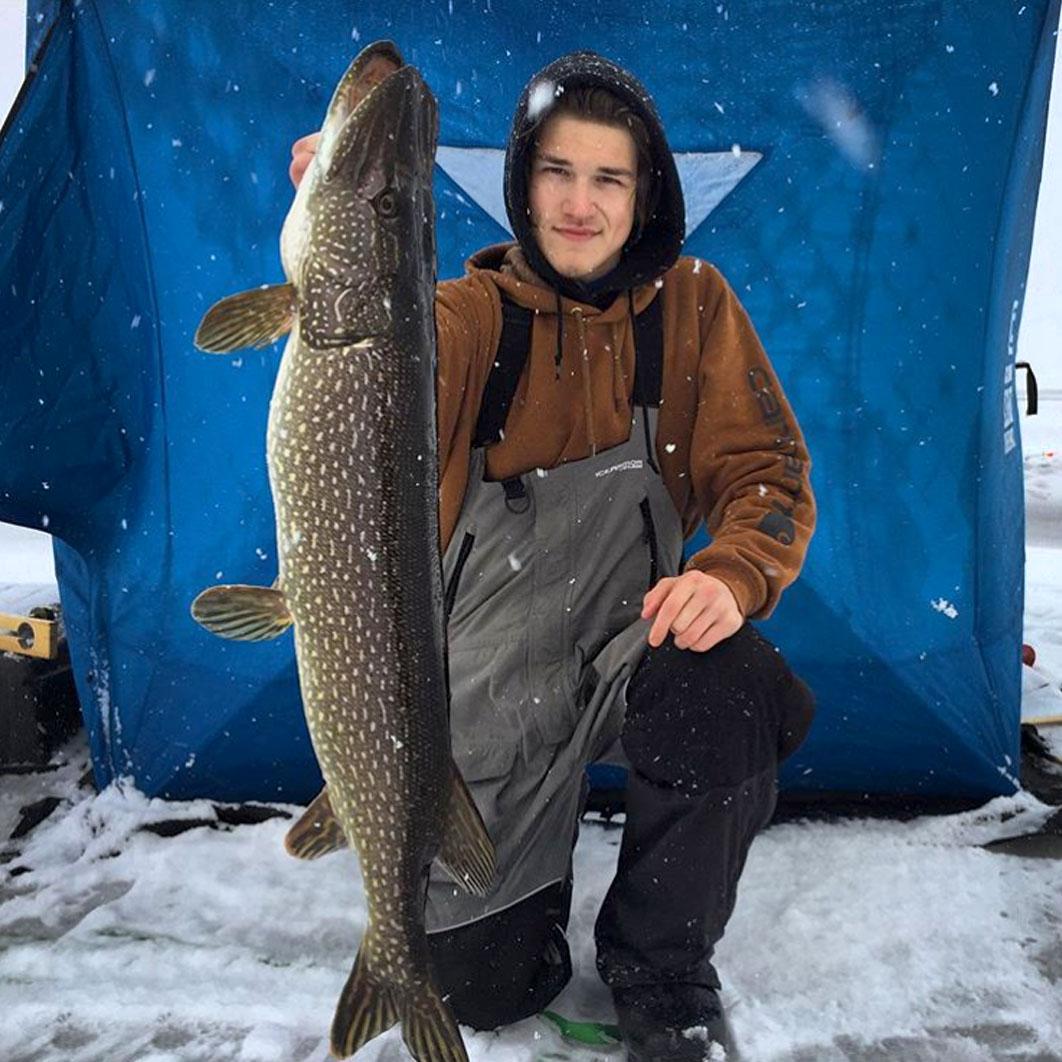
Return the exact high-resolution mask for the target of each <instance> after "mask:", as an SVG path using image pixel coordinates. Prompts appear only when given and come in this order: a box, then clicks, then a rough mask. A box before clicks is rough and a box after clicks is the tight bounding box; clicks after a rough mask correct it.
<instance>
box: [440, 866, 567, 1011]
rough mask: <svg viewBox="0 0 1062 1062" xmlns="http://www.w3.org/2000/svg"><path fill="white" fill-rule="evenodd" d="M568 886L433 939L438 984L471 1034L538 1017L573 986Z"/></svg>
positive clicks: (555, 887)
mask: <svg viewBox="0 0 1062 1062" xmlns="http://www.w3.org/2000/svg"><path fill="white" fill-rule="evenodd" d="M570 904H571V879H570V878H569V879H568V880H567V881H565V882H557V883H556V884H553V885H549V886H547V887H546V888H544V889H540V890H539V891H538V892H536V893H533V894H532V895H531V896H528V897H527V898H525V899H523V900H521V901H520V902H519V903H516V904H513V906H512V907H507V908H506V909H505V910H504V911H499V912H496V913H495V914H492V915H488V916H487V917H486V918H481V919H479V920H478V921H475V922H470V923H468V924H467V925H463V926H459V927H457V928H456V929H448V930H442V931H440V932H436V933H429V934H428V949H429V953H430V955H431V962H432V969H433V973H434V975H435V982H436V985H437V986H438V988H439V990H440V992H442V994H443V996H444V997H445V998H446V999H447V1001H448V1003H449V1005H450V1009H451V1011H452V1012H453V1014H454V1017H455V1018H456V1019H457V1020H458V1021H459V1022H461V1024H463V1025H471V1026H472V1028H474V1029H497V1028H499V1027H500V1026H502V1025H511V1024H512V1023H513V1022H517V1021H522V1020H523V1019H524V1018H527V1017H530V1016H531V1015H532V1014H537V1013H538V1012H539V1011H541V1010H542V1009H543V1008H544V1007H545V1006H547V1005H548V1004H549V1002H550V1000H552V999H553V998H554V997H555V996H556V995H557V993H558V992H560V991H561V989H562V988H563V987H564V986H565V985H566V984H567V983H568V980H569V979H570V978H571V974H572V963H571V955H570V953H569V951H568V942H567V940H566V939H565V935H564V927H565V926H566V924H567V922H568V911H569V907H570Z"/></svg>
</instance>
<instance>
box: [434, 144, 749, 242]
mask: <svg viewBox="0 0 1062 1062" xmlns="http://www.w3.org/2000/svg"><path fill="white" fill-rule="evenodd" d="M761 158H763V154H762V153H761V152H759V151H741V152H738V151H686V152H680V153H678V154H676V155H675V165H676V166H677V168H678V174H679V180H680V181H681V182H682V194H683V196H685V199H686V238H687V239H689V237H690V235H691V234H692V233H693V232H694V230H695V229H697V228H698V226H700V225H701V224H702V223H703V222H704V220H705V219H706V218H707V217H708V215H709V214H710V213H711V212H712V211H713V210H715V208H716V207H717V206H718V205H719V204H720V203H721V202H722V201H723V200H724V199H725V198H726V197H727V196H728V195H729V194H730V193H731V192H732V191H733V190H734V189H735V188H736V187H737V186H738V184H739V183H740V182H741V180H742V178H743V177H744V176H745V175H746V174H747V173H749V172H750V171H751V170H752V168H753V167H754V166H755V165H756V163H757V162H759V161H760V159H761ZM435 161H436V162H437V163H438V164H439V166H440V167H441V168H442V170H443V172H444V173H445V174H446V175H447V176H448V177H449V178H450V179H451V180H452V181H453V182H454V184H456V185H457V186H458V187H459V188H461V190H462V191H463V192H465V193H466V194H467V195H468V196H469V198H470V199H472V200H473V201H474V202H475V203H476V204H478V205H479V207H481V208H482V209H483V210H484V211H486V213H488V214H489V215H490V216H491V217H492V218H493V219H494V220H495V221H496V222H497V223H498V224H499V225H501V227H502V228H503V229H505V231H506V232H508V233H509V234H510V235H511V234H512V230H511V229H510V228H509V219H508V218H507V217H506V216H505V198H504V193H503V191H502V180H503V178H504V174H505V152H504V151H501V150H499V149H498V148H459V147H445V146H442V147H440V148H439V150H438V152H437V154H436V156H435Z"/></svg>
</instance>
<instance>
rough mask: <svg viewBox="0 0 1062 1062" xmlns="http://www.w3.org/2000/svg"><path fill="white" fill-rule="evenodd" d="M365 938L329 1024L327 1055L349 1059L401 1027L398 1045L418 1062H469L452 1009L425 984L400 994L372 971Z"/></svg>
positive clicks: (432, 988) (389, 983) (430, 984)
mask: <svg viewBox="0 0 1062 1062" xmlns="http://www.w3.org/2000/svg"><path fill="white" fill-rule="evenodd" d="M368 940H369V938H366V941H364V942H363V943H362V946H361V950H360V951H359V952H358V957H357V958H356V959H355V960H354V968H353V969H352V970H351V971H350V977H348V978H347V983H346V984H345V985H344V986H343V992H342V994H341V995H340V997H339V1003H338V1004H337V1005H336V1013H335V1017H334V1018H333V1019H332V1034H331V1049H332V1054H333V1055H335V1057H336V1058H349V1057H350V1056H351V1055H353V1054H354V1053H355V1052H356V1051H358V1050H359V1049H360V1048H361V1047H363V1046H364V1045H365V1044H367V1043H368V1042H369V1041H370V1040H371V1039H373V1038H374V1037H376V1036H379V1035H380V1033H383V1032H387V1030H388V1029H390V1028H391V1026H392V1025H395V1024H397V1023H398V1022H399V1021H401V1022H402V1039H403V1040H405V1042H406V1047H408V1048H409V1050H410V1053H411V1054H412V1055H413V1057H414V1058H415V1059H417V1060H418V1062H468V1055H467V1053H466V1052H465V1045H464V1041H463V1040H462V1039H461V1033H460V1030H459V1029H458V1028H457V1022H455V1021H454V1017H453V1015H452V1014H451V1013H450V1008H449V1007H448V1006H447V1005H446V1003H445V1002H444V1001H443V999H442V997H441V996H440V995H439V993H438V991H437V990H436V988H435V986H434V985H433V984H432V983H431V981H430V980H428V979H427V978H425V979H422V980H418V981H417V982H415V986H416V987H415V988H413V989H412V990H411V991H408V992H403V991H401V990H400V989H399V988H398V987H397V986H396V985H395V984H393V983H391V982H389V981H386V980H384V979H383V978H381V977H378V976H377V975H376V974H375V973H374V971H373V969H372V960H371V958H369V956H370V955H371V950H370V947H369V946H367V944H368Z"/></svg>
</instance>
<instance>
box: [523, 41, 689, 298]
mask: <svg viewBox="0 0 1062 1062" xmlns="http://www.w3.org/2000/svg"><path fill="white" fill-rule="evenodd" d="M542 86H546V89H547V91H546V92H543V88H542ZM550 86H552V87H550ZM576 86H586V87H597V88H603V89H607V90H608V91H609V92H611V93H612V94H613V95H614V96H617V97H618V98H619V99H621V100H622V101H623V102H624V103H625V104H627V106H629V107H630V108H631V109H632V110H633V111H634V112H635V113H636V114H637V115H638V116H639V117H640V118H641V119H642V121H643V122H644V123H645V127H646V129H647V130H648V133H649V148H650V153H651V155H652V160H653V161H652V166H653V172H652V180H651V184H650V190H649V216H648V219H647V221H646V224H645V226H644V228H643V230H642V232H641V234H640V235H639V236H638V238H637V240H636V241H635V242H634V243H632V244H628V246H626V247H625V248H624V250H623V255H622V257H621V258H620V261H619V263H618V264H617V266H616V268H615V269H613V270H612V271H611V272H610V273H607V274H606V275H605V276H603V277H599V278H598V279H597V280H594V281H590V282H589V283H584V282H583V281H580V280H574V279H572V278H571V277H562V276H560V275H559V274H558V273H557V272H556V271H555V270H554V268H553V267H552V266H551V265H550V264H549V262H548V261H547V260H546V258H545V256H544V255H543V254H542V252H541V251H540V250H539V248H538V243H537V242H536V240H535V236H534V231H533V229H532V228H531V220H530V218H529V216H528V191H527V170H528V162H529V155H530V152H531V149H532V145H533V143H534V130H535V128H536V127H537V125H538V124H539V123H541V122H542V121H543V120H544V118H545V117H546V115H548V114H549V111H550V102H549V101H551V100H553V99H556V98H557V97H558V96H560V95H562V94H563V92H564V90H565V89H567V88H574V87H576ZM532 94H534V98H535V100H536V102H537V101H540V100H541V99H542V98H543V96H545V98H546V99H547V104H546V106H545V107H544V108H540V109H539V110H538V112H537V114H536V116H535V119H534V120H532V119H531V118H530V117H529V114H528V109H529V103H530V100H531V98H532ZM505 209H506V211H507V213H508V215H509V224H510V225H511V226H512V230H513V234H514V235H515V236H516V239H517V242H518V243H519V244H520V247H521V249H522V250H523V253H524V256H525V257H526V259H527V263H528V265H529V266H530V267H531V269H532V270H533V271H534V272H535V273H536V274H537V275H538V276H540V277H541V278H542V279H543V280H544V281H545V282H546V283H547V284H548V285H550V287H552V288H554V289H556V290H557V291H559V292H561V293H562V294H564V295H567V296H568V298H571V299H575V300H577V301H579V302H584V303H591V304H593V305H596V306H602V305H603V304H605V303H607V302H608V301H610V299H611V297H612V296H614V295H615V293H616V292H618V291H622V290H624V289H625V288H633V287H637V286H638V285H640V284H647V283H650V282H651V281H653V280H655V279H656V278H657V277H659V276H662V275H663V274H664V273H666V272H667V270H668V269H670V268H671V266H673V265H674V264H675V261H676V259H677V258H678V256H679V254H680V252H681V250H682V243H683V240H684V239H685V235H686V206H685V203H684V201H683V198H682V185H681V184H680V183H679V177H678V170H677V169H676V168H675V160H674V158H673V157H672V155H671V149H670V148H669V147H668V144H667V138H666V137H665V135H664V128H663V125H662V124H661V122H660V116H659V115H658V114H657V111H656V107H655V105H654V104H653V101H652V99H651V97H650V96H649V93H648V92H646V90H645V87H644V86H643V85H642V84H641V83H640V82H639V81H638V80H637V79H636V78H635V77H634V76H633V75H632V74H630V73H628V72H627V71H626V70H624V69H623V68H622V67H621V66H617V65H616V64H615V63H613V62H611V61H610V60H608V59H605V58H604V57H603V56H600V55H597V54H596V53H594V52H572V53H570V54H569V55H563V56H561V57H560V58H559V59H556V60H554V61H553V62H552V63H550V64H549V65H548V66H546V67H544V68H543V69H542V70H540V71H539V72H538V73H537V74H535V76H534V77H533V78H531V80H530V81H529V82H528V83H527V85H525V86H524V90H523V92H522V93H521V94H520V100H519V102H518V103H517V105H516V113H515V114H514V116H513V124H512V129H511V130H510V133H509V142H508V145H507V146H506V151H505Z"/></svg>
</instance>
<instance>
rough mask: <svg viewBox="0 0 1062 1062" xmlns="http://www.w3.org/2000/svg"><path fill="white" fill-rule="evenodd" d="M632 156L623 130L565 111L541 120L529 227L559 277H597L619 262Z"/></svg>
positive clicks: (630, 202)
mask: <svg viewBox="0 0 1062 1062" xmlns="http://www.w3.org/2000/svg"><path fill="white" fill-rule="evenodd" d="M637 158H638V156H637V152H636V150H635V146H634V138H633V137H632V136H631V134H630V133H628V132H627V130H626V129H619V128H616V127H615V126H611V125H602V124H601V123H600V122H591V121H587V120H586V119H583V118H575V117H573V116H572V115H568V114H559V115H557V116H556V117H555V118H550V119H549V120H548V121H547V122H546V123H545V125H544V127H543V129H542V131H541V132H540V133H539V136H538V144H537V145H536V149H535V157H534V160H533V161H532V163H531V181H530V189H529V199H530V205H531V226H532V228H533V229H534V230H535V236H536V238H537V240H538V246H539V248H540V249H541V251H542V253H543V254H544V255H545V256H546V260H547V261H548V262H549V264H550V265H551V266H553V268H554V269H555V270H556V271H557V272H558V273H559V274H560V275H561V276H563V277H572V278H577V279H579V280H596V279H597V278H598V277H602V276H604V275H605V274H606V273H608V272H609V271H610V270H611V269H612V268H613V267H614V266H615V265H616V264H617V263H618V262H619V260H620V253H621V251H622V249H623V245H624V244H625V243H626V242H627V237H628V236H629V235H630V233H631V228H632V227H633V225H634V203H635V198H634V197H635V189H636V187H637V178H638V169H637V167H638V162H637Z"/></svg>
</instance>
